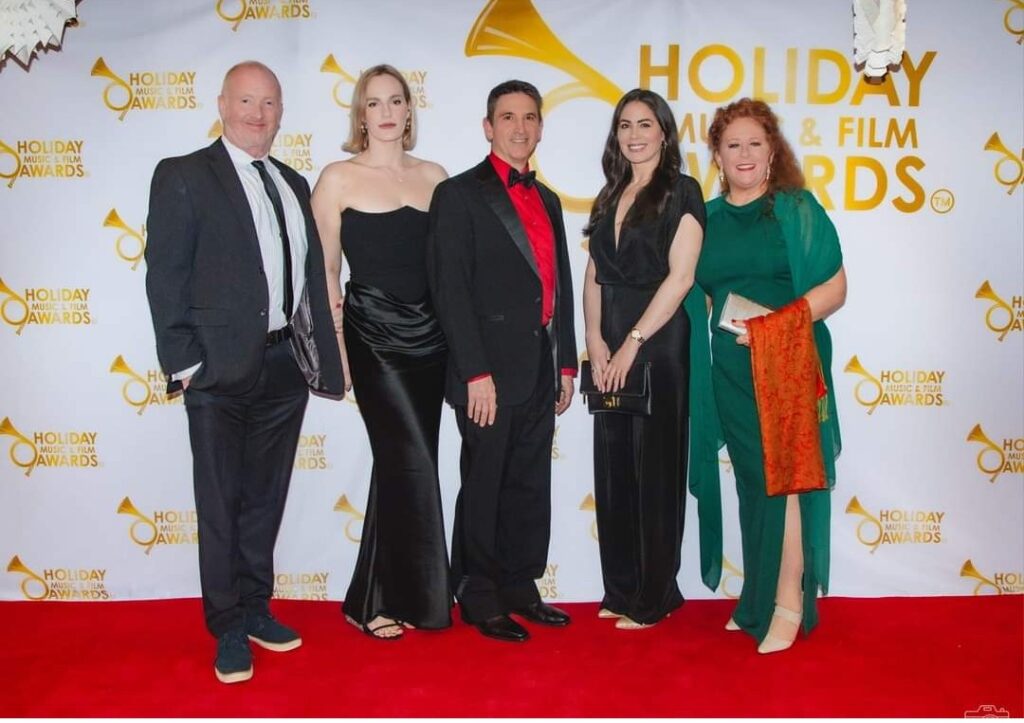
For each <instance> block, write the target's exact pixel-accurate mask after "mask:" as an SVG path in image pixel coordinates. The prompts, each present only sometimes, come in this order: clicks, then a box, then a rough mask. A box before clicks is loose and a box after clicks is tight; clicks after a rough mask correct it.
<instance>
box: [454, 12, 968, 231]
mask: <svg viewBox="0 0 1024 723" xmlns="http://www.w3.org/2000/svg"><path fill="white" fill-rule="evenodd" d="M623 50H624V52H625V53H626V54H627V55H629V54H634V56H633V57H635V58H636V59H637V61H636V76H635V78H634V79H630V80H629V82H628V84H627V85H626V87H627V88H628V87H632V86H634V85H635V86H640V87H642V88H652V89H653V90H656V91H658V92H659V93H660V94H661V95H662V96H664V97H665V98H666V100H668V101H669V103H670V104H674V105H677V106H678V105H679V104H681V103H683V104H685V105H683V107H682V108H677V109H678V110H679V111H680V112H679V114H678V115H677V118H678V119H679V122H680V125H679V136H680V140H681V141H682V142H683V143H684V144H685V146H686V147H687V148H690V149H695V150H690V151H687V152H686V154H685V155H686V158H685V162H686V167H687V169H688V172H689V173H690V174H692V175H693V176H694V177H695V178H697V180H698V181H699V182H700V183H701V186H702V188H703V190H704V195H705V197H710V196H711V195H712V191H713V190H714V187H715V184H716V180H717V174H718V171H717V169H716V168H715V167H714V166H713V164H711V163H710V162H709V161H708V160H706V159H705V158H704V154H703V153H701V152H699V151H698V150H696V149H699V148H702V147H704V146H705V145H706V141H707V129H708V126H709V125H710V119H711V114H712V112H713V109H714V108H715V107H717V106H720V105H723V104H725V103H728V102H731V101H733V100H736V99H738V98H740V97H742V96H753V97H758V98H761V99H763V100H765V101H766V102H768V103H771V104H773V105H774V106H775V108H776V109H777V111H778V112H780V114H781V115H782V116H784V120H785V122H786V123H787V126H788V127H790V128H792V129H793V132H792V134H793V140H794V141H795V142H798V143H799V146H800V150H801V153H800V154H799V155H800V156H801V157H802V159H803V171H804V175H805V176H806V178H807V187H808V188H809V189H810V190H811V191H812V192H813V193H814V194H815V196H817V198H818V199H819V200H820V201H821V203H822V205H823V206H824V207H825V208H826V209H828V210H831V209H834V208H842V209H844V210H847V211H869V210H872V209H875V208H878V207H880V206H882V205H883V204H886V205H889V206H891V207H893V208H895V209H896V210H898V211H900V212H902V213H915V212H918V211H921V210H922V209H926V208H931V209H933V210H934V211H935V212H936V213H940V214H945V213H948V212H949V211H950V210H951V209H952V208H953V205H954V203H955V197H954V193H953V191H952V190H950V188H949V187H948V183H947V182H946V181H948V179H944V178H931V177H930V176H931V175H932V174H930V173H929V169H928V162H927V159H928V157H929V154H931V153H935V154H944V153H945V148H941V147H931V148H930V147H928V146H927V145H926V144H924V143H923V140H922V139H924V138H926V137H927V127H926V122H919V119H918V118H917V117H915V112H916V109H917V108H919V107H922V106H923V107H927V106H928V104H929V102H930V101H931V99H932V94H931V92H930V91H931V76H930V75H929V73H930V71H931V70H932V66H933V64H934V62H935V60H936V58H937V56H938V53H937V52H936V51H934V50H919V51H911V50H909V49H908V51H907V52H906V53H904V55H903V58H902V61H901V72H899V73H889V74H888V75H886V76H885V78H884V80H883V81H882V82H881V83H879V84H877V85H873V84H869V83H867V82H866V81H865V80H864V78H863V77H861V76H860V75H859V74H857V73H855V72H854V71H853V66H852V62H851V59H850V54H849V51H848V49H847V48H845V47H844V48H829V47H808V46H801V47H790V48H786V49H785V50H782V49H778V50H776V49H767V48H765V47H763V46H759V45H755V46H731V45H726V44H723V43H714V42H712V43H708V44H706V45H702V46H699V47H691V46H687V45H684V44H682V43H681V42H676V43H672V42H670V43H666V44H662V45H653V44H650V43H638V45H637V46H636V47H635V48H634V49H630V48H624V49H623ZM684 51H685V53H688V55H686V54H684ZM465 53H466V55H467V56H468V57H477V56H493V55H503V56H511V57H514V58H522V59H524V60H528V61H533V62H540V63H542V64H544V65H547V66H550V67H552V68H555V69H557V70H560V71H562V72H564V73H566V74H567V75H568V77H569V82H568V83H566V84H564V85H561V86H558V87H555V88H553V89H550V90H548V91H547V92H546V93H544V115H545V125H546V127H547V128H546V130H547V131H548V133H549V134H552V133H553V132H557V130H556V129H557V127H558V125H559V124H561V123H572V122H573V119H572V118H571V116H570V117H569V119H568V120H567V119H566V111H564V110H562V106H568V105H569V104H570V103H571V102H572V101H574V100H583V99H587V100H597V101H601V102H604V103H607V104H609V105H612V106H613V105H615V103H616V102H618V100H619V98H620V97H621V96H622V94H623V88H622V87H620V86H618V85H617V84H616V83H614V82H612V81H611V80H610V79H609V78H608V77H607V76H606V75H605V74H604V73H602V72H601V71H600V70H599V69H596V68H594V67H592V66H590V65H588V64H587V63H586V62H585V61H584V60H583V59H581V58H580V57H579V56H578V55H576V53H574V52H573V50H572V49H570V48H569V47H567V46H566V44H565V43H564V42H563V41H562V39H561V38H559V37H558V34H557V33H556V32H555V31H554V30H552V28H551V27H550V26H549V25H548V23H547V21H546V20H545V19H544V17H542V16H541V14H540V12H539V11H538V10H537V9H536V8H535V7H534V6H533V3H532V2H530V0H490V2H488V3H487V5H486V6H485V7H484V8H483V10H482V11H481V12H480V14H479V15H478V17H477V18H476V21H475V22H474V24H473V26H472V28H471V29H470V31H469V33H468V35H467V37H466V44H465ZM943 100H944V99H943ZM702 106H703V108H702ZM794 106H796V107H794ZM695 108H696V109H695ZM833 108H838V109H839V111H840V112H839V114H838V116H837V115H836V114H835V113H834V112H833ZM819 109H820V110H821V111H822V113H821V115H820V116H819V115H818V112H817V111H818V110H819ZM790 111H793V112H792V113H790ZM581 112H583V111H581ZM585 112H587V113H590V107H589V105H588V106H587V107H586V110H585ZM929 122H930V121H929ZM935 122H941V121H935ZM577 135H579V134H577ZM540 153H541V155H543V149H542V150H541V152H540ZM531 166H532V167H533V168H534V169H535V170H537V172H538V176H539V178H540V179H541V180H542V181H543V182H544V183H545V184H546V185H548V186H549V187H551V188H552V189H553V190H555V191H556V192H557V193H558V195H559V196H560V197H561V199H562V206H563V207H564V208H565V209H566V210H567V211H569V212H572V213H588V212H589V211H590V207H591V204H592V202H593V199H592V198H591V197H589V196H588V195H586V194H585V193H581V192H579V190H577V191H576V192H573V191H570V190H569V189H567V188H566V187H565V184H563V183H561V182H560V181H559V179H558V178H552V177H548V176H547V174H546V172H545V171H544V169H545V168H546V166H545V164H544V162H543V159H542V158H541V159H539V158H538V157H537V156H535V157H534V158H533V159H531ZM929 199H931V203H930V204H929V203H927V202H928V200H929Z"/></svg>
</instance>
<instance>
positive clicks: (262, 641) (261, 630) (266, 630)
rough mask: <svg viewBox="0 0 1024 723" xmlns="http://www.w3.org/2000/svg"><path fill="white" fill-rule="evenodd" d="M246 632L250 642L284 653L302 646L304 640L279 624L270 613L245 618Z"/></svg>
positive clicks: (250, 614) (252, 614)
mask: <svg viewBox="0 0 1024 723" xmlns="http://www.w3.org/2000/svg"><path fill="white" fill-rule="evenodd" d="M245 632H246V634H247V635H248V636H249V640H251V641H253V642H254V643H256V644H257V645H259V646H260V647H261V648H266V649H267V650H273V651H274V652H275V653H284V652H286V651H288V650H295V648H297V647H299V646H300V645H302V638H300V637H299V634H298V633H297V632H295V631H294V630H292V629H291V628H289V627H285V626H284V625H282V624H281V623H279V622H277V620H275V619H274V617H273V616H272V615H270V614H268V613H255V614H254V613H249V614H248V615H246V616H245Z"/></svg>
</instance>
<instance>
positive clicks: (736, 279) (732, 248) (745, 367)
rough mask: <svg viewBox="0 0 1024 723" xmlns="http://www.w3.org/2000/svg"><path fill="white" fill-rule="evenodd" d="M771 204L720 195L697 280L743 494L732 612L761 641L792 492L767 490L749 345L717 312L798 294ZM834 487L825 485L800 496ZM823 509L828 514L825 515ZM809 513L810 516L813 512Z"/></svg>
mask: <svg viewBox="0 0 1024 723" xmlns="http://www.w3.org/2000/svg"><path fill="white" fill-rule="evenodd" d="M765 210H766V209H765V198H764V197H761V198H759V199H756V200H754V201H752V202H750V203H748V204H746V205H743V206H732V205H730V204H729V203H727V202H720V204H719V208H718V209H717V211H718V212H717V213H716V214H715V215H714V220H713V221H712V220H711V218H710V217H709V220H708V224H707V230H706V232H705V235H704V244H703V248H702V251H701V256H700V261H699V263H698V264H697V282H698V283H699V284H700V286H701V287H702V288H703V290H704V291H705V293H706V294H708V295H709V296H710V297H711V299H712V307H711V330H712V332H711V355H712V360H713V361H712V365H711V380H712V386H713V390H714V399H715V406H716V407H717V411H718V416H719V423H720V425H721V432H722V436H723V438H724V441H725V444H726V446H727V447H728V450H729V457H730V460H731V461H732V465H733V470H734V472H735V477H736V490H737V496H738V498H739V518H740V536H741V540H742V550H743V568H744V570H743V572H744V579H743V589H742V592H741V594H740V599H739V602H738V604H737V607H736V610H735V612H734V613H733V619H734V620H735V621H736V623H737V624H738V625H739V626H740V627H741V628H743V629H744V630H745V631H747V632H748V633H750V634H751V635H752V636H754V637H755V638H756V639H757V640H759V641H760V640H762V639H763V638H764V636H765V635H766V634H767V632H768V627H769V625H770V624H771V618H772V613H773V610H774V607H775V593H776V587H777V583H778V576H779V564H780V561H781V558H782V538H783V531H784V526H785V512H786V498H785V497H782V496H780V497H769V496H768V495H767V494H766V493H765V479H764V467H763V465H762V447H761V431H760V423H759V420H758V414H757V405H756V402H755V398H754V386H753V378H752V374H751V365H750V349H749V348H748V347H746V346H742V345H740V344H737V343H736V336H735V335H734V334H732V333H730V332H728V331H724V330H722V329H719V328H718V320H719V317H720V315H721V311H722V305H723V304H724V303H725V297H726V295H727V294H728V293H729V292H730V291H732V292H735V293H737V294H740V295H742V296H745V297H747V298H748V299H752V300H754V301H757V302H759V303H761V304H763V305H765V306H768V307H771V308H781V307H783V306H785V305H786V304H787V303H789V302H790V301H792V300H793V299H795V298H796V297H797V294H796V292H795V291H794V283H793V275H792V273H791V271H790V262H789V257H788V254H787V245H786V240H785V238H784V235H783V230H782V227H781V226H780V224H779V222H778V220H776V218H775V216H774V215H773V214H770V213H767V214H766V213H765ZM709 216H710V215H709ZM829 494H830V492H829V491H828V490H824V491H822V492H813V493H809V494H805V495H803V496H802V497H810V496H812V495H824V496H828V495H829ZM801 502H802V503H803V502H804V500H803V499H802V500H801ZM817 502H819V503H821V502H823V503H824V504H823V505H822V504H817V505H811V506H807V505H804V504H801V507H802V508H803V509H802V515H801V519H802V521H803V522H804V524H803V525H802V529H803V532H804V534H803V538H804V540H803V543H804V544H803V547H804V552H805V554H804V557H805V580H804V591H805V595H804V615H805V627H806V629H808V630H809V629H810V628H811V627H813V625H814V624H815V622H816V620H817V611H816V608H815V600H816V593H817V588H818V585H817V584H814V583H813V582H812V580H816V579H817V578H818V577H819V575H817V574H815V571H814V569H813V568H814V556H813V555H812V554H811V548H810V544H811V539H812V536H813V535H811V534H809V533H812V532H814V531H815V529H816V528H819V529H818V530H817V531H818V532H819V533H820V526H821V525H824V526H825V533H824V534H825V535H826V536H827V534H828V533H827V527H828V524H829V520H828V502H827V500H820V499H819V500H817ZM822 510H824V519H821V518H822V514H821V511H822ZM809 516H810V517H811V518H812V519H808V517H809ZM818 572H820V571H818ZM808 573H809V574H808ZM826 574H827V573H826Z"/></svg>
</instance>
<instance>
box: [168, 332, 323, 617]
mask: <svg viewBox="0 0 1024 723" xmlns="http://www.w3.org/2000/svg"><path fill="white" fill-rule="evenodd" d="M308 401H309V390H308V387H307V386H306V380H305V378H304V377H303V376H302V372H300V371H299V368H298V366H296V364H295V360H294V359H293V358H292V354H291V348H290V345H289V344H288V343H286V342H282V343H279V344H275V345H273V346H268V347H267V348H266V351H265V357H264V361H263V369H262V371H261V372H260V376H259V380H258V381H257V382H256V385H255V386H254V387H253V388H252V389H251V390H249V391H248V392H246V393H245V394H242V395H239V396H225V395H221V394H217V393H216V392H215V391H211V390H198V389H192V388H189V389H187V390H185V408H186V410H187V412H188V431H189V438H190V439H191V442H192V463H193V484H194V486H195V497H196V514H197V517H198V518H199V580H200V584H201V586H202V592H203V613H204V614H205V616H206V627H207V628H208V629H209V631H210V632H211V633H212V634H213V635H214V636H216V637H220V636H221V635H223V634H224V633H226V632H228V631H229V630H233V629H238V628H241V627H242V626H243V625H244V621H245V615H246V613H265V612H267V611H268V610H269V604H270V597H271V595H272V594H273V591H274V543H275V541H276V540H277V531H278V528H279V527H280V526H281V515H282V513H283V512H284V503H285V497H286V496H287V494H288V483H289V481H290V480H291V474H292V466H293V465H294V464H295V449H296V447H297V445H298V441H299V431H300V430H301V428H302V417H303V414H304V413H305V410H306V403H307V402H308Z"/></svg>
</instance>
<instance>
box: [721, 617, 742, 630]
mask: <svg viewBox="0 0 1024 723" xmlns="http://www.w3.org/2000/svg"><path fill="white" fill-rule="evenodd" d="M725 629H726V630H728V631H729V632H734V631H736V630H742V629H743V628H741V627H740V626H739V625H737V624H736V621H735V620H733V619H732V618H729V622H727V623H726V624H725Z"/></svg>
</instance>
